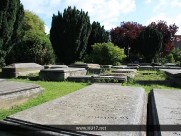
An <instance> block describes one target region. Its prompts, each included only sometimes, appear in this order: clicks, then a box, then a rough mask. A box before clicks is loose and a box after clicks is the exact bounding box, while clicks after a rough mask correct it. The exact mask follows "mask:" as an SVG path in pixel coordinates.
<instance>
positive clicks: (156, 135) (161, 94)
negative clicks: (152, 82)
mask: <svg viewBox="0 0 181 136" xmlns="http://www.w3.org/2000/svg"><path fill="white" fill-rule="evenodd" d="M180 100H181V91H180V90H168V89H153V90H152V91H151V92H150V94H149V102H148V105H149V107H148V113H149V114H148V125H150V129H151V130H152V131H149V132H148V136H171V135H181V132H179V131H180V126H177V125H179V124H181V110H180V109H181V101H180ZM153 126H155V128H154V127H153ZM178 127H179V128H178ZM174 129H175V131H173V130H174ZM176 129H177V130H178V131H176Z"/></svg>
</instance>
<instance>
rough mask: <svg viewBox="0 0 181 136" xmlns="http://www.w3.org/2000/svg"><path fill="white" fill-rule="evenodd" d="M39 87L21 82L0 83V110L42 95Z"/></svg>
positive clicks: (41, 89)
mask: <svg viewBox="0 0 181 136" xmlns="http://www.w3.org/2000/svg"><path fill="white" fill-rule="evenodd" d="M43 91H44V89H43V88H41V87H40V86H39V85H36V84H30V83H21V82H8V81H4V82H0V109H9V108H12V107H13V106H17V105H19V104H22V103H25V102H26V101H28V100H29V99H31V98H33V97H36V96H38V95H39V94H41V93H43Z"/></svg>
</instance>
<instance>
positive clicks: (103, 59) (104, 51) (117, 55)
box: [83, 42, 126, 65]
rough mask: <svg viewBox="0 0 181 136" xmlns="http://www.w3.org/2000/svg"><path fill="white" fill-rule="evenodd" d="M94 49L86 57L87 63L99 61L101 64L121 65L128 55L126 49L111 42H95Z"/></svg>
mask: <svg viewBox="0 0 181 136" xmlns="http://www.w3.org/2000/svg"><path fill="white" fill-rule="evenodd" d="M92 48H93V51H92V52H91V53H90V55H86V56H85V57H84V59H83V60H84V62H86V63H98V64H101V65H120V64H121V62H122V61H123V59H124V58H126V55H125V54H124V50H123V49H120V48H119V47H118V46H115V45H114V44H112V43H111V42H108V43H95V44H94V45H92Z"/></svg>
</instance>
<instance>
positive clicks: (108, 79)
mask: <svg viewBox="0 0 181 136" xmlns="http://www.w3.org/2000/svg"><path fill="white" fill-rule="evenodd" d="M126 81H127V76H98V77H94V82H113V83H116V82H117V83H124V82H126Z"/></svg>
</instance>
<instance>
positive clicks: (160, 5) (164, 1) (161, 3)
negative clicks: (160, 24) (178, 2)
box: [153, 0, 167, 12]
mask: <svg viewBox="0 0 181 136" xmlns="http://www.w3.org/2000/svg"><path fill="white" fill-rule="evenodd" d="M166 4H167V0H160V3H159V4H158V5H157V6H155V7H154V8H153V11H154V12H155V11H157V10H158V9H159V8H161V7H162V6H164V5H166Z"/></svg>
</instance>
